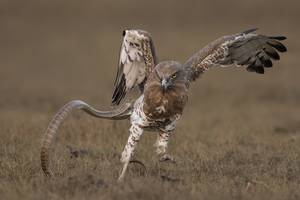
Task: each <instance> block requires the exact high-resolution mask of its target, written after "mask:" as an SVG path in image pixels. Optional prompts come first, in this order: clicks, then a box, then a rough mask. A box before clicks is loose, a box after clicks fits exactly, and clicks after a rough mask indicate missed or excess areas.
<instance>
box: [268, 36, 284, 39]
mask: <svg viewBox="0 0 300 200" xmlns="http://www.w3.org/2000/svg"><path fill="white" fill-rule="evenodd" d="M269 38H270V39H275V40H285V39H287V37H285V36H270V37H269Z"/></svg>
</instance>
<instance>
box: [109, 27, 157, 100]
mask: <svg viewBox="0 0 300 200" xmlns="http://www.w3.org/2000/svg"><path fill="white" fill-rule="evenodd" d="M156 59H157V58H156V55H155V49H154V45H153V42H152V39H151V36H150V34H149V33H148V32H146V31H142V30H125V31H124V32H123V42H122V45H121V49H120V57H119V66H118V72H117V76H116V80H115V89H114V93H113V96H112V104H113V105H118V104H119V103H120V102H121V100H122V99H123V98H124V97H125V95H126V93H127V92H128V91H129V90H131V89H133V88H135V87H137V86H139V87H140V89H141V90H143V88H144V84H145V82H146V80H147V77H148V75H149V73H150V72H151V71H152V69H153V68H154V67H155V65H156V64H157V63H156V62H157V61H156Z"/></svg>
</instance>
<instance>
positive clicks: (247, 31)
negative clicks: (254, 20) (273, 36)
mask: <svg viewBox="0 0 300 200" xmlns="http://www.w3.org/2000/svg"><path fill="white" fill-rule="evenodd" d="M257 30H258V28H251V29H249V30H246V31H243V32H242V33H243V34H248V33H252V32H254V31H257Z"/></svg>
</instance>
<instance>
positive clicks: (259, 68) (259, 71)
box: [255, 66, 265, 74]
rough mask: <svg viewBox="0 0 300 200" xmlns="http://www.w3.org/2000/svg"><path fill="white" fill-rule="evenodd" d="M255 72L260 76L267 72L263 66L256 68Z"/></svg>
mask: <svg viewBox="0 0 300 200" xmlns="http://www.w3.org/2000/svg"><path fill="white" fill-rule="evenodd" d="M255 72H256V73H258V74H264V73H265V70H264V68H263V67H262V66H257V67H256V68H255Z"/></svg>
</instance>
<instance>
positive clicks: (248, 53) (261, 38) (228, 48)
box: [184, 29, 287, 81]
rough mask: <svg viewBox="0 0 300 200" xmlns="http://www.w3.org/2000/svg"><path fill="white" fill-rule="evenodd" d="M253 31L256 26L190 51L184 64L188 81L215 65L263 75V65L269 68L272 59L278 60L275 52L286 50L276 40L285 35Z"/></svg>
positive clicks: (281, 38) (282, 38)
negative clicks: (235, 66)
mask: <svg viewBox="0 0 300 200" xmlns="http://www.w3.org/2000/svg"><path fill="white" fill-rule="evenodd" d="M254 31H256V29H251V30H248V31H245V32H242V33H240V34H236V35H229V36H224V37H221V38H219V39H217V40H215V41H213V42H212V43H210V44H208V45H207V46H206V47H204V48H203V49H201V50H200V51H199V52H197V53H196V54H194V55H193V56H192V57H191V58H189V59H188V61H187V62H186V63H185V64H184V67H186V69H187V71H188V72H189V80H190V81H193V80H195V79H196V78H197V77H199V75H200V74H202V73H203V72H205V71H206V70H208V69H209V68H211V67H212V66H216V65H217V66H226V65H231V64H235V65H237V66H247V70H248V71H251V72H256V73H260V74H263V73H264V68H268V67H272V65H273V63H272V60H279V59H280V56H279V54H278V53H277V51H279V52H285V51H286V50H287V49H286V47H285V46H284V45H283V44H282V43H281V42H279V41H281V40H284V39H286V37H284V36H265V35H259V34H256V33H254Z"/></svg>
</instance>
